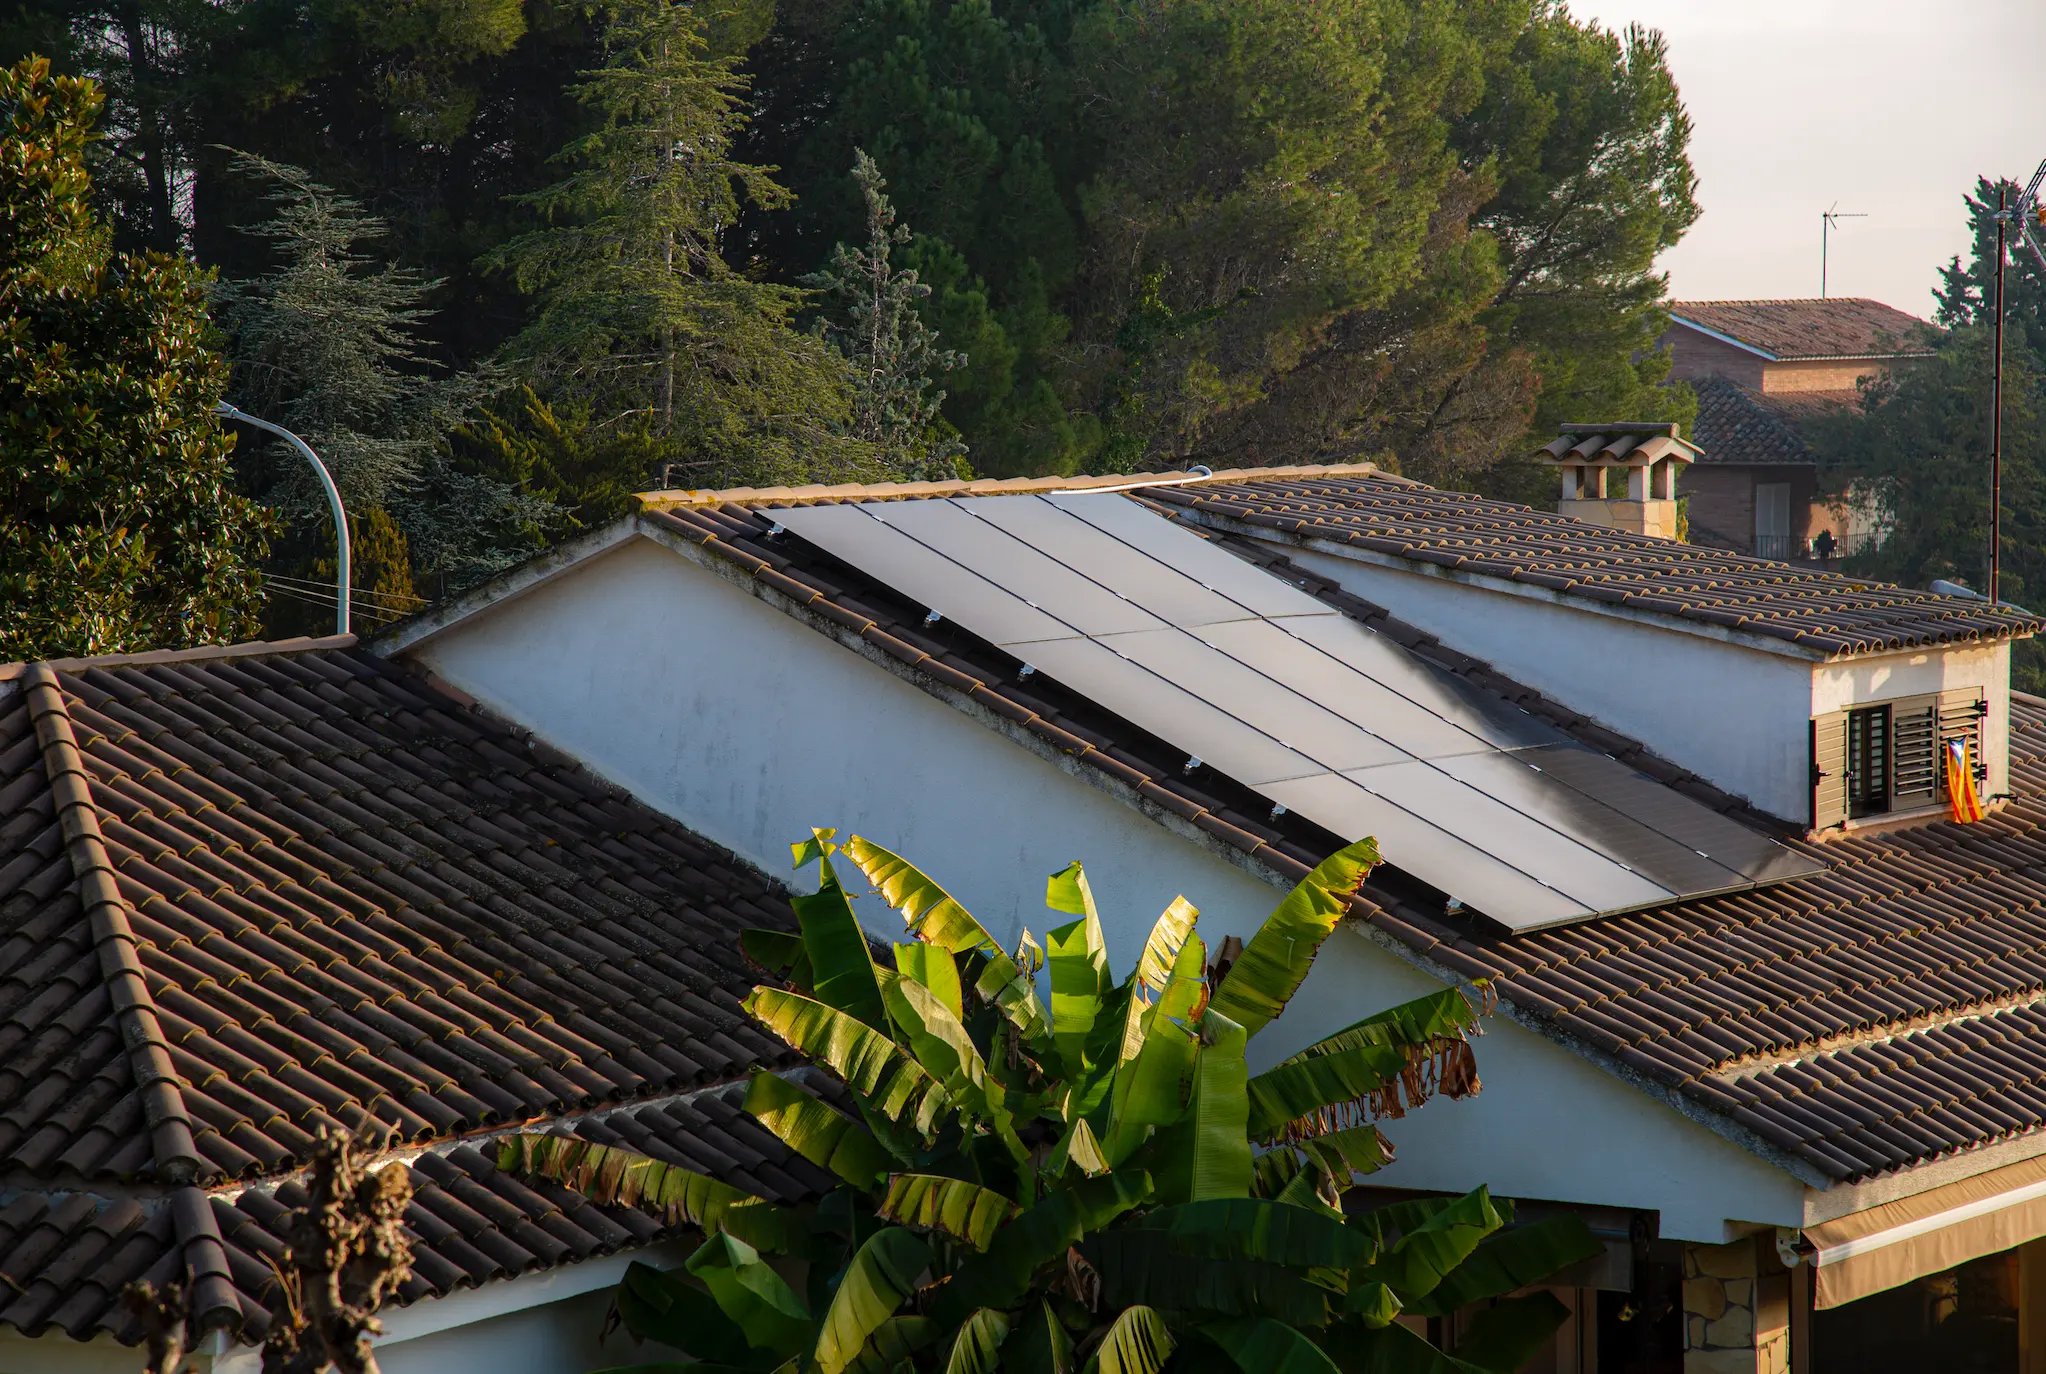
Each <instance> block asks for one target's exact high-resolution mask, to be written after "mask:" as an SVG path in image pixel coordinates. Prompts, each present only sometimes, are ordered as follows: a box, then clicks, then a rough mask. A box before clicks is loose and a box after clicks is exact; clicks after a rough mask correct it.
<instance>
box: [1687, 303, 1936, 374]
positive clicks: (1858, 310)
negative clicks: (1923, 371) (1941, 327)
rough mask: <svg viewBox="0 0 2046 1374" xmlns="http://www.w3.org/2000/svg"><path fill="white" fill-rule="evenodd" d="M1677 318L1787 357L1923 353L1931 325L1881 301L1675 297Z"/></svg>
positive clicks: (1863, 356)
mask: <svg viewBox="0 0 2046 1374" xmlns="http://www.w3.org/2000/svg"><path fill="white" fill-rule="evenodd" d="M1669 310H1670V314H1671V315H1672V316H1673V317H1674V318H1675V319H1676V320H1677V321H1678V322H1679V323H1694V324H1701V325H1703V326H1705V328H1707V329H1710V330H1711V331H1713V332H1714V333H1716V334H1725V335H1727V336H1728V337H1729V338H1734V339H1738V340H1740V342H1742V343H1744V344H1746V345H1747V346H1748V347H1750V348H1755V349H1759V350H1761V351H1762V352H1763V353H1766V354H1768V355H1769V356H1770V357H1772V358H1776V359H1780V360H1782V361H1785V362H1789V361H1793V360H1796V359H1816V358H1895V357H1913V356H1922V355H1923V354H1924V353H1925V351H1926V344H1925V340H1926V336H1927V334H1928V333H1929V332H1930V331H1931V329H1932V326H1931V325H1929V324H1927V323H1926V322H1925V321H1924V320H1921V319H1919V318H1918V317H1917V316H1915V315H1907V314H1905V313H1904V312H1903V311H1901V310H1896V309H1893V308H1891V307H1890V306H1887V305H1884V304H1883V303H1882V302H1881V301H1872V300H1866V299H1863V298H1861V297H1858V296H1828V297H1826V298H1825V299H1823V300H1799V301H1671V302H1670V307H1669Z"/></svg>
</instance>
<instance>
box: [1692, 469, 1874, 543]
mask: <svg viewBox="0 0 2046 1374" xmlns="http://www.w3.org/2000/svg"><path fill="white" fill-rule="evenodd" d="M1759 482H1788V483H1789V484H1790V533H1791V536H1792V538H1793V539H1794V540H1795V541H1796V542H1797V544H1798V547H1799V548H1802V547H1803V544H1804V541H1805V540H1806V539H1809V538H1810V537H1811V536H1812V535H1813V534H1814V533H1816V532H1817V531H1818V530H1819V529H1822V528H1826V527H1829V526H1836V525H1837V523H1838V522H1837V521H1836V520H1835V519H1834V518H1833V516H1832V515H1831V514H1829V513H1828V512H1826V511H1824V510H1820V511H1817V512H1814V511H1813V509H1812V496H1813V494H1814V492H1815V489H1816V487H1817V484H1818V473H1817V472H1816V470H1815V469H1813V468H1810V467H1751V466H1748V465H1745V464H1741V463H1693V464H1692V465H1691V466H1690V468H1689V470H1687V471H1686V472H1685V473H1684V477H1683V481H1682V482H1681V483H1680V484H1679V485H1678V487H1677V493H1678V494H1679V495H1681V496H1686V497H1689V498H1690V503H1689V506H1688V507H1687V514H1688V516H1689V519H1690V525H1691V542H1692V543H1693V544H1699V545H1703V546H1704V547H1706V548H1714V549H1733V550H1735V551H1736V552H1739V553H1753V552H1754V550H1755V485H1756V484H1757V483H1759ZM1833 532H1834V534H1835V535H1836V536H1837V535H1838V534H1839V533H1840V531H1839V530H1838V529H1837V528H1835V529H1834V531H1833Z"/></svg>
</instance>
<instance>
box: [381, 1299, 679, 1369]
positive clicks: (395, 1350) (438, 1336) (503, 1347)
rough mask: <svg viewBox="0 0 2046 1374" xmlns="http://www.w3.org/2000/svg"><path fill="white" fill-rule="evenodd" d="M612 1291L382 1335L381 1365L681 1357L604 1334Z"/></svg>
mask: <svg viewBox="0 0 2046 1374" xmlns="http://www.w3.org/2000/svg"><path fill="white" fill-rule="evenodd" d="M504 1286H506V1287H509V1286H511V1285H504ZM484 1291H486V1292H487V1291H488V1290H487V1289H486V1290H484ZM611 1293H612V1289H611V1288H610V1287H606V1288H601V1289H598V1290H596V1291H594V1292H589V1293H584V1294H581V1295H580V1296H577V1297H573V1298H565V1299H563V1300H561V1301H559V1302H551V1303H545V1304H542V1305H540V1306H537V1307H527V1308H523V1309H521V1310H519V1311H516V1312H507V1313H504V1314H502V1315H500V1316H495V1317H489V1318H485V1319H484V1320H481V1321H475V1322H469V1323H467V1324H464V1325H460V1326H452V1327H449V1328H447V1329H446V1330H443V1331H437V1332H435V1333H433V1334H432V1335H430V1336H418V1337H414V1338H413V1339H411V1340H409V1341H391V1342H379V1343H378V1345H377V1365H378V1367H379V1368H381V1369H382V1370H383V1374H585V1371H588V1370H593V1369H610V1368H615V1367H617V1366H620V1365H635V1364H642V1363H647V1362H650V1361H655V1360H674V1359H677V1358H678V1357H679V1354H680V1352H677V1351H671V1350H669V1349H668V1348H667V1347H666V1346H661V1345H652V1344H643V1343H640V1342H636V1341H634V1340H633V1339H632V1337H631V1336H630V1335H629V1334H627V1333H626V1332H624V1331H622V1330H618V1331H613V1332H612V1333H611V1336H610V1339H608V1340H603V1339H600V1336H601V1333H602V1331H603V1328H604V1314H605V1312H606V1311H607V1310H608V1309H609V1308H610V1306H611Z"/></svg>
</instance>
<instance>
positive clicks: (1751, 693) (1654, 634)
mask: <svg viewBox="0 0 2046 1374" xmlns="http://www.w3.org/2000/svg"><path fill="white" fill-rule="evenodd" d="M1287 554H1288V556H1289V557H1290V558H1292V559H1293V561H1294V562H1296V563H1298V564H1300V565H1301V566H1302V567H1305V568H1308V569H1310V570H1312V571H1314V572H1317V573H1320V574H1321V575H1322V576H1324V577H1330V578H1334V579H1335V580H1336V581H1337V582H1339V583H1341V584H1342V585H1343V586H1344V587H1345V588H1346V589H1347V590H1349V591H1351V592H1353V593H1355V594H1356V595H1358V596H1361V597H1363V598H1364V599H1365V600H1367V601H1373V602H1376V603H1377V604H1379V605H1381V606H1383V607H1385V608H1386V610H1388V611H1390V612H1391V613H1392V614H1393V615H1395V616H1398V617H1399V618H1400V619H1402V620H1405V621H1407V622H1408V623H1410V624H1413V625H1418V626H1420V627H1421V628H1423V629H1425V630H1427V631H1428V632H1429V633H1430V634H1432V635H1435V636H1436V637H1438V638H1439V639H1441V641H1442V642H1443V643H1444V644H1447V645H1449V646H1450V647H1451V648H1453V649H1458V650H1461V651H1462V652H1464V653H1467V654H1470V655H1471V656H1473V657H1475V658H1480V659H1483V660H1485V661H1486V662H1487V663H1490V664H1492V665H1493V666H1494V667H1495V668H1497V669H1498V670H1499V671H1500V672H1502V673H1504V674H1506V675H1507V676H1508V677H1511V678H1513V679H1514V680H1515V681H1518V682H1524V683H1526V684H1527V685H1528V686H1530V687H1533V688H1535V689H1536V690H1537V691H1539V692H1542V693H1544V694H1545V695H1547V696H1549V697H1552V698H1554V699H1555V700H1557V701H1561V702H1565V703H1567V704H1568V705H1569V706H1570V707H1571V708H1572V709H1573V710H1577V711H1582V712H1583V713H1584V714H1586V715H1588V716H1590V717H1591V718H1592V719H1594V720H1596V721H1598V722H1599V723H1601V724H1603V725H1605V726H1607V727H1608V728H1610V729H1613V730H1617V731H1619V732H1620V733H1621V734H1624V735H1629V736H1631V737H1633V738H1634V739H1638V740H1640V741H1641V742H1642V743H1643V744H1645V745H1647V746H1648V747H1649V748H1650V749H1652V750H1654V751H1655V752H1656V753H1658V754H1660V755H1662V757H1664V758H1666V759H1668V760H1670V761H1671V762H1672V763H1676V764H1680V765H1682V766H1683V767H1685V768H1689V769H1691V770H1692V771H1693V772H1695V773H1697V774H1698V775H1699V776H1700V777H1703V778H1707V779H1709V780H1710V781H1712V782H1714V783H1716V784H1717V785H1719V786H1720V787H1723V788H1725V789H1726V790H1727V791H1729V792H1732V793H1734V794H1735V795H1737V796H1741V797H1745V798H1747V799H1748V801H1749V802H1751V803H1753V804H1754V805H1755V806H1756V807H1758V808H1760V809H1761V810H1763V811H1767V812H1768V813H1770V814H1771V815H1775V816H1782V817H1784V818H1785V819H1788V820H1794V821H1802V820H1803V819H1804V818H1805V816H1806V815H1807V814H1808V813H1809V811H1810V809H1811V777H1810V774H1811V741H1810V732H1809V727H1808V725H1807V712H1808V710H1809V707H1810V704H1811V695H1812V665H1811V664H1810V663H1809V662H1806V661H1803V660H1800V659H1796V658H1790V657H1783V656H1778V655H1775V654H1769V653H1764V652H1762V651H1760V650H1758V649H1749V648H1745V647H1743V646H1741V645H1738V644H1728V643H1726V642H1724V641H1722V640H1718V639H1712V638H1707V637H1705V636H1703V635H1694V634H1687V633H1685V632H1683V631H1680V630H1671V629H1664V628H1662V627H1661V626H1658V625H1651V624H1646V623H1643V622H1641V621H1638V620H1625V619H1620V618H1618V617H1616V616H1610V615H1601V614H1599V613H1597V612H1595V611H1592V610H1586V609H1579V608H1577V607H1575V606H1570V605H1565V604H1560V603H1558V602H1556V601H1548V600H1540V599H1537V598H1535V597H1532V596H1509V595H1508V594H1506V593H1503V592H1496V591H1491V590H1489V589H1487V588H1484V587H1477V586H1472V585H1470V584H1468V583H1465V582H1459V581H1456V580H1454V579H1452V578H1448V577H1441V576H1429V575H1427V574H1424V573H1419V572H1406V571H1404V570H1401V569H1397V568H1389V567H1385V566H1383V565H1381V564H1377V563H1366V562H1362V561H1359V560H1357V559H1351V558H1341V557H1336V556H1334V555H1330V554H1324V553H1317V552H1315V551H1313V550H1310V549H1299V548H1289V549H1288V550H1287Z"/></svg>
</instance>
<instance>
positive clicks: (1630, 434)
mask: <svg viewBox="0 0 2046 1374" xmlns="http://www.w3.org/2000/svg"><path fill="white" fill-rule="evenodd" d="M1556 428H1557V430H1558V431H1559V432H1558V434H1557V437H1556V438H1554V439H1552V440H1550V441H1549V443H1548V444H1547V445H1545V446H1544V447H1542V448H1541V449H1538V450H1537V451H1536V452H1535V454H1534V457H1535V458H1536V460H1538V461H1540V462H1542V463H1546V464H1549V465H1550V466H1557V467H1563V466H1567V467H1630V468H1634V467H1647V466H1649V465H1651V464H1654V463H1659V462H1662V461H1664V460H1665V459H1667V460H1669V461H1672V462H1678V463H1694V462H1696V461H1697V460H1698V459H1699V458H1701V457H1703V456H1704V451H1703V450H1702V449H1700V448H1699V447H1698V446H1697V445H1696V444H1693V443H1688V442H1686V441H1685V440H1683V439H1680V438H1678V437H1677V426H1676V422H1675V421H1672V420H1662V421H1636V422H1627V421H1620V422H1616V423H1612V424H1601V425H1584V424H1574V425H1558V426H1557V427H1556Z"/></svg>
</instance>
